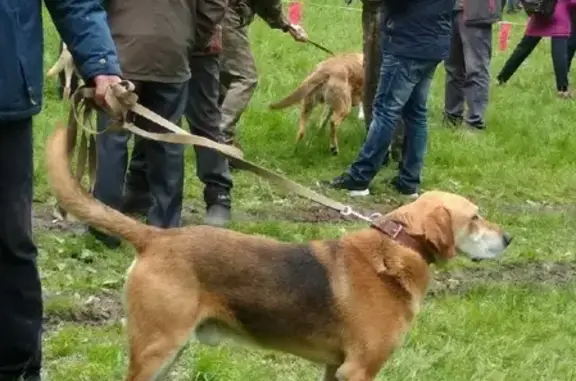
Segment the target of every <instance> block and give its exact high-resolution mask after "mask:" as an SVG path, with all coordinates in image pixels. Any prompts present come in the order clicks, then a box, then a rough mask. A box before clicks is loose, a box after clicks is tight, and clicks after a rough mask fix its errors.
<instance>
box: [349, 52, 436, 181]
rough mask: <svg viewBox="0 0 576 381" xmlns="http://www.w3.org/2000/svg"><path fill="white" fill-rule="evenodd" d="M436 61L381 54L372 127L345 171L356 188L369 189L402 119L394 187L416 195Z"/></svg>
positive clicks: (422, 161) (422, 162)
mask: <svg viewBox="0 0 576 381" xmlns="http://www.w3.org/2000/svg"><path fill="white" fill-rule="evenodd" d="M439 63H440V61H438V60H416V59H411V58H404V57H397V56H395V55H393V54H391V53H388V52H384V54H383V56H382V65H381V67H380V82H379V83H378V90H377V92H376V97H375V98H374V104H373V106H372V123H371V124H370V129H369V130H368V136H367V137H366V140H365V141H364V144H363V146H362V148H361V149H360V154H359V155H358V158H357V159H356V160H355V161H354V163H353V164H352V165H351V166H350V168H349V169H348V175H349V176H350V177H351V179H352V180H353V181H354V182H355V183H357V184H363V185H366V186H368V185H369V184H370V182H371V181H372V179H373V178H374V177H375V176H376V174H377V173H378V171H379V170H380V167H381V166H382V163H383V160H384V158H385V157H386V154H387V153H388V149H389V147H390V143H391V142H392V137H393V134H394V128H395V126H396V125H397V121H398V120H399V119H400V118H403V119H404V122H405V125H406V129H405V140H404V152H403V155H402V162H401V163H400V167H399V170H400V173H399V176H398V179H397V181H396V186H397V187H398V188H401V189H402V190H404V191H407V192H416V191H418V188H419V185H420V172H421V170H422V166H423V164H424V154H425V153H426V143H427V139H428V124H427V120H426V116H427V106H426V104H427V100H428V93H429V91H430V84H431V83H432V77H433V75H434V71H435V69H436V66H438V64H439Z"/></svg>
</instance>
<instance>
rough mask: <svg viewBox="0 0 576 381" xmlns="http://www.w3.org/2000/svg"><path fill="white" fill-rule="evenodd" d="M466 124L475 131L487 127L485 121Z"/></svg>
mask: <svg viewBox="0 0 576 381" xmlns="http://www.w3.org/2000/svg"><path fill="white" fill-rule="evenodd" d="M466 125H467V126H468V127H470V128H471V129H473V130H474V131H483V130H485V129H486V124H485V123H484V122H474V123H466Z"/></svg>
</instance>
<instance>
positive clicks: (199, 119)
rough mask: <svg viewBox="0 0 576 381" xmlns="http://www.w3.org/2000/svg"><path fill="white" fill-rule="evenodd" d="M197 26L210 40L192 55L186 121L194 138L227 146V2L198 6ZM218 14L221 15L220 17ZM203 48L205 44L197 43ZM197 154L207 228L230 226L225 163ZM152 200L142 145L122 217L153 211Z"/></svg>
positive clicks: (211, 0)
mask: <svg viewBox="0 0 576 381" xmlns="http://www.w3.org/2000/svg"><path fill="white" fill-rule="evenodd" d="M198 5H199V6H198V7H197V14H196V17H197V19H198V20H205V21H206V25H202V28H203V30H202V31H199V32H197V35H198V34H200V35H202V34H211V35H212V37H211V38H210V40H209V42H208V44H207V45H206V44H205V45H198V44H197V45H196V46H194V48H193V49H192V51H191V52H190V57H189V64H190V71H191V73H192V77H191V78H190V80H189V81H188V101H187V103H186V110H185V117H186V120H187V122H188V126H189V127H190V130H191V132H192V133H193V134H195V135H200V136H204V137H206V138H208V139H211V140H214V141H217V142H221V143H222V142H224V138H223V134H222V132H221V131H220V119H221V113H220V107H219V105H218V96H219V94H220V81H219V76H220V63H219V56H220V53H221V52H222V28H221V26H220V25H219V24H220V22H221V21H222V19H223V17H224V14H225V11H226V1H225V0H198ZM217 10H220V12H218V11H217ZM198 39H199V40H200V41H201V42H200V43H204V42H202V40H203V39H202V38H198ZM194 150H195V152H196V174H197V176H198V178H199V179H200V181H202V182H203V183H204V184H205V188H204V201H205V203H206V217H205V219H204V222H205V223H206V224H208V225H215V226H223V225H225V224H226V223H227V222H228V221H229V220H230V209H231V206H232V205H231V204H232V202H231V198H230V191H231V189H232V186H233V183H232V176H231V174H230V169H229V165H228V160H227V159H226V157H224V156H222V155H221V154H219V153H218V152H216V151H214V150H212V149H209V148H205V147H196V146H195V147H194ZM150 203H151V197H150V194H149V186H148V181H147V179H146V161H145V160H144V151H143V150H142V149H141V142H140V141H139V140H138V141H136V142H135V145H134V150H133V154H132V158H131V160H130V168H129V172H128V176H127V178H126V195H125V205H124V211H126V212H131V213H134V212H136V213H138V212H141V211H142V210H143V209H147V208H149V206H150Z"/></svg>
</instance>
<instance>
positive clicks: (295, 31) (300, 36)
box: [288, 24, 308, 42]
mask: <svg viewBox="0 0 576 381" xmlns="http://www.w3.org/2000/svg"><path fill="white" fill-rule="evenodd" d="M288 33H290V35H291V36H292V38H293V39H294V41H297V42H307V41H308V34H306V31H305V30H304V28H302V27H301V26H300V25H295V24H290V26H289V27H288Z"/></svg>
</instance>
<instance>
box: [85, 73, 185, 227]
mask: <svg viewBox="0 0 576 381" xmlns="http://www.w3.org/2000/svg"><path fill="white" fill-rule="evenodd" d="M135 86H136V93H137V94H138V97H139V103H140V104H142V105H143V106H144V107H147V108H149V109H150V110H152V111H154V112H156V113H157V114H159V115H160V116H162V117H163V118H166V119H168V120H170V121H171V122H174V123H177V122H178V121H179V120H180V118H181V116H182V113H183V111H184V100H185V99H186V85H185V83H175V84H167V83H157V82H135ZM134 124H136V125H137V126H138V127H140V128H142V129H145V130H148V131H152V132H160V133H165V132H166V130H165V129H164V128H163V127H160V126H157V125H156V124H154V123H152V122H150V121H149V120H147V119H145V118H141V117H138V116H136V117H135V118H134ZM107 125H108V119H107V117H106V116H105V115H103V114H100V115H99V117H98V129H99V130H100V131H102V130H103V129H105V128H106V126H107ZM130 136H131V134H130V133H126V132H112V131H109V132H106V133H104V134H100V135H98V137H97V155H98V168H97V172H96V183H95V185H94V197H96V198H97V199H98V200H100V201H102V202H103V203H105V204H106V205H108V206H110V207H112V208H114V209H117V210H120V209H121V208H122V203H123V190H124V180H125V176H126V169H127V166H128V146H127V144H128V140H129V139H130ZM137 144H138V145H139V146H140V147H141V149H142V151H143V152H144V158H145V160H146V166H147V168H148V170H147V171H146V175H147V177H146V180H147V182H148V184H150V193H151V195H152V198H153V205H152V207H151V208H150V209H149V210H148V218H147V223H148V224H150V225H153V226H158V227H162V228H171V227H178V226H180V217H181V212H182V192H183V189H182V188H183V184H184V147H183V146H182V145H180V144H172V143H163V142H156V141H153V140H145V139H141V140H140V141H138V140H137Z"/></svg>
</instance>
